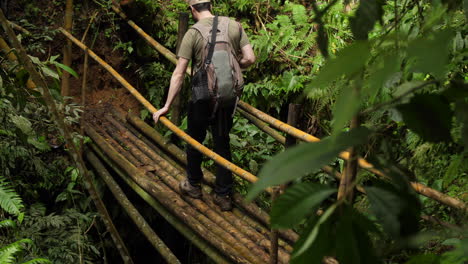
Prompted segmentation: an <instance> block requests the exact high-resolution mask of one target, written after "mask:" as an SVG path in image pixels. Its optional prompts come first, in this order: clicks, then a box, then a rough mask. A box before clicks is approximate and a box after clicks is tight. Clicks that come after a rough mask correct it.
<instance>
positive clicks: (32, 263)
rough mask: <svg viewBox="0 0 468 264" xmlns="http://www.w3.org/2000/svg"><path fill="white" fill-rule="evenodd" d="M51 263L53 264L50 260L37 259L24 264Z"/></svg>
mask: <svg viewBox="0 0 468 264" xmlns="http://www.w3.org/2000/svg"><path fill="white" fill-rule="evenodd" d="M49 263H52V262H51V261H50V260H48V259H44V258H36V259H32V260H30V261H28V262H24V263H23V264H49Z"/></svg>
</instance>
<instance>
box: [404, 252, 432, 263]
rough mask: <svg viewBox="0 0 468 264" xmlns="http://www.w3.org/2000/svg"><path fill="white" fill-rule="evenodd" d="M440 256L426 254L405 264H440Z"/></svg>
mask: <svg viewBox="0 0 468 264" xmlns="http://www.w3.org/2000/svg"><path fill="white" fill-rule="evenodd" d="M439 263H440V256H438V255H435V254H424V255H419V256H416V257H412V258H411V259H410V260H409V261H408V262H406V263H405V264H439Z"/></svg>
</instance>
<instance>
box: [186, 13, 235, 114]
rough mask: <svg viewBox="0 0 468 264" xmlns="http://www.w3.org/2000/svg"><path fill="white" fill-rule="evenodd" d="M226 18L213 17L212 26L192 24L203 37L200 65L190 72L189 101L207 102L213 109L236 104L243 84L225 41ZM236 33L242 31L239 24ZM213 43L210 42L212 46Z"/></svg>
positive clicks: (226, 34) (229, 47)
mask: <svg viewBox="0 0 468 264" xmlns="http://www.w3.org/2000/svg"><path fill="white" fill-rule="evenodd" d="M229 22H230V19H229V18H228V17H218V16H215V17H214V20H213V27H210V26H204V25H200V24H195V25H194V26H193V28H194V29H196V30H197V31H198V32H200V34H201V35H202V37H203V44H204V49H203V51H202V65H201V67H200V69H199V70H198V71H197V72H196V73H195V74H192V75H193V76H192V101H193V102H195V103H196V102H203V101H209V102H211V103H212V104H213V106H214V110H213V113H214V112H215V111H216V109H217V108H218V107H223V106H228V105H233V104H236V103H237V101H238V99H239V98H240V96H241V93H242V89H243V86H244V78H243V77H242V72H241V68H240V65H239V62H238V61H237V58H236V55H235V53H234V50H233V48H232V46H231V43H230V42H229V36H228V32H229ZM239 29H240V32H241V33H242V30H241V28H240V26H239ZM213 43H214V45H213Z"/></svg>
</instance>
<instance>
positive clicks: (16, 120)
mask: <svg viewBox="0 0 468 264" xmlns="http://www.w3.org/2000/svg"><path fill="white" fill-rule="evenodd" d="M10 120H11V122H12V123H13V124H15V126H16V127H17V128H19V129H20V130H21V132H23V133H24V134H25V135H31V134H32V133H33V131H32V127H31V125H32V124H31V122H30V121H29V120H28V119H27V118H25V117H23V116H18V115H10Z"/></svg>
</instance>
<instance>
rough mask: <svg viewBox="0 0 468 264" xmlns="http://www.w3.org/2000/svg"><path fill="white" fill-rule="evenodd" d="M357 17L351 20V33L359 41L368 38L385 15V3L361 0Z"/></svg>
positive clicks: (378, 0) (376, 0)
mask: <svg viewBox="0 0 468 264" xmlns="http://www.w3.org/2000/svg"><path fill="white" fill-rule="evenodd" d="M359 2H360V4H359V7H358V9H357V11H356V15H355V16H354V17H352V18H351V21H350V22H351V31H352V32H353V35H354V37H355V38H356V39H358V40H365V39H367V38H368V34H369V32H370V31H371V30H372V29H373V28H374V25H375V23H376V22H377V21H379V20H381V18H382V15H383V8H382V7H383V3H384V2H383V1H381V0H361V1H359Z"/></svg>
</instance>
